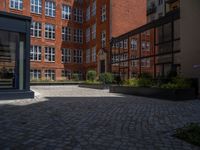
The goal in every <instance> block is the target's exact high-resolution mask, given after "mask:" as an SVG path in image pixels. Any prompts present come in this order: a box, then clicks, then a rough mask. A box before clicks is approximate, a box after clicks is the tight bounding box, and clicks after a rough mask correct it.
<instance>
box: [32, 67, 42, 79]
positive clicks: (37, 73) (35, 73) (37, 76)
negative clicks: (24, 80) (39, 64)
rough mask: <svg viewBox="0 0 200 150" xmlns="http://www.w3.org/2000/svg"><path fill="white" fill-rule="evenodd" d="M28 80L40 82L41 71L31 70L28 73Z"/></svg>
mask: <svg viewBox="0 0 200 150" xmlns="http://www.w3.org/2000/svg"><path fill="white" fill-rule="evenodd" d="M30 78H31V80H40V79H41V70H37V69H34V70H31V71H30Z"/></svg>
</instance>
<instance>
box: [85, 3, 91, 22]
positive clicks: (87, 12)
mask: <svg viewBox="0 0 200 150" xmlns="http://www.w3.org/2000/svg"><path fill="white" fill-rule="evenodd" d="M88 20H90V6H88V7H87V10H86V21H88Z"/></svg>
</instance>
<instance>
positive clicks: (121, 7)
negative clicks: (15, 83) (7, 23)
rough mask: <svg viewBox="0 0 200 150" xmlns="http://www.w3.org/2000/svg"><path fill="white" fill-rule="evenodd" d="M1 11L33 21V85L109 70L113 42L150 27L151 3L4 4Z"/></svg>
mask: <svg viewBox="0 0 200 150" xmlns="http://www.w3.org/2000/svg"><path fill="white" fill-rule="evenodd" d="M0 10H3V11H6V12H10V13H16V14H23V15H26V16H31V17H32V26H31V50H30V55H31V73H30V74H31V79H32V80H38V79H40V80H65V79H70V78H71V75H72V74H73V73H78V74H79V75H80V78H83V77H84V76H85V73H86V72H87V70H88V69H95V70H96V71H97V72H98V73H101V72H106V71H109V67H108V66H109V64H110V59H109V58H110V55H109V54H110V53H109V50H110V39H111V38H112V37H116V36H118V35H120V34H122V33H125V32H128V31H129V30H131V29H133V28H137V27H139V26H141V25H143V24H145V22H146V0H140V1H138V0H123V1H121V0H1V4H0Z"/></svg>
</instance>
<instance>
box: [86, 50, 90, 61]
mask: <svg viewBox="0 0 200 150" xmlns="http://www.w3.org/2000/svg"><path fill="white" fill-rule="evenodd" d="M86 63H90V49H87V50H86Z"/></svg>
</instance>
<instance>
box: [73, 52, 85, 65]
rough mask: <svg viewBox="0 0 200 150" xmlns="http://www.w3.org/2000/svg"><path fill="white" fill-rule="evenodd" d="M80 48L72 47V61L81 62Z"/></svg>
mask: <svg viewBox="0 0 200 150" xmlns="http://www.w3.org/2000/svg"><path fill="white" fill-rule="evenodd" d="M82 55H83V54H82V49H74V63H77V64H82V58H83V56H82Z"/></svg>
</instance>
